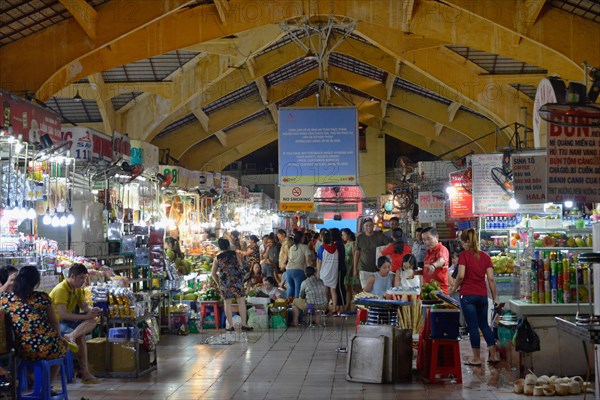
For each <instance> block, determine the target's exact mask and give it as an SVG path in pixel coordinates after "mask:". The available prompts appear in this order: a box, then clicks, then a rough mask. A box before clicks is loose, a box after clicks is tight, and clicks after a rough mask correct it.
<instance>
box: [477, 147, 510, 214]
mask: <svg viewBox="0 0 600 400" xmlns="http://www.w3.org/2000/svg"><path fill="white" fill-rule="evenodd" d="M502 157H503V156H502V154H474V155H472V156H471V163H472V166H473V213H474V214H483V215H489V214H504V213H508V212H510V210H509V208H508V201H509V200H510V195H509V194H508V193H506V192H505V191H504V190H502V187H501V186H500V185H498V184H497V183H496V182H495V181H494V179H493V178H492V169H495V168H499V169H501V168H502Z"/></svg>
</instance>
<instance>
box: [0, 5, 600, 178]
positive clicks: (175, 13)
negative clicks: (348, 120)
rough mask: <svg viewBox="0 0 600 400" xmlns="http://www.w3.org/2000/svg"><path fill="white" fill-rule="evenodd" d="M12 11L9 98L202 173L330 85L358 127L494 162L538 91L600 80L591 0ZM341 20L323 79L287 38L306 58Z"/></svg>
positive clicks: (7, 28)
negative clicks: (31, 102) (589, 74)
mask: <svg viewBox="0 0 600 400" xmlns="http://www.w3.org/2000/svg"><path fill="white" fill-rule="evenodd" d="M6 1H7V6H6V8H5V9H0V12H4V13H5V15H7V16H8V19H7V20H6V21H7V22H5V23H4V24H3V26H0V60H2V61H1V62H0V87H3V88H4V89H7V90H9V91H13V92H16V93H17V94H25V93H29V94H33V93H35V97H37V98H38V99H40V100H42V101H45V102H46V103H47V104H48V105H49V106H50V107H51V108H53V109H54V110H56V111H58V112H60V113H61V114H62V115H63V120H64V121H72V122H76V123H78V124H81V125H86V126H90V127H92V128H94V129H97V130H100V131H103V132H105V133H108V134H111V133H112V131H113V130H117V131H119V132H123V133H127V134H128V135H129V136H130V137H131V138H134V139H144V140H147V141H151V142H152V143H154V144H156V145H157V146H159V147H160V148H161V149H167V148H168V149H169V150H170V155H171V156H173V157H174V158H176V159H179V160H180V162H181V163H182V164H183V165H184V166H186V167H188V168H191V169H202V168H207V167H208V166H209V165H210V168H211V169H215V170H221V169H223V168H225V167H226V166H227V165H229V164H230V163H231V162H234V161H236V160H237V159H239V158H242V157H244V156H245V155H247V154H250V153H251V152H253V151H255V150H257V149H259V148H261V147H262V146H265V145H267V144H269V143H271V142H273V141H275V140H277V110H278V109H279V108H280V107H290V106H312V107H314V106H317V103H316V102H317V96H316V93H317V92H318V91H319V89H318V88H319V87H324V89H322V90H321V97H320V98H321V102H322V103H321V105H323V104H325V105H332V106H348V105H349V104H354V105H356V106H357V108H358V110H359V120H360V122H361V123H363V124H365V125H367V126H369V127H372V128H373V129H374V130H377V131H379V132H383V133H385V134H388V135H391V136H393V137H395V138H397V139H400V140H402V141H404V142H406V143H409V144H411V145H413V146H416V147H418V148H421V149H424V150H426V151H428V152H430V153H432V154H434V155H444V157H446V158H448V157H454V156H460V155H464V154H465V153H467V152H469V151H472V152H476V153H482V152H491V151H495V150H496V146H497V145H498V143H500V144H501V145H502V144H504V142H503V140H507V137H506V135H504V134H500V135H499V136H500V139H498V138H497V137H496V135H489V136H487V137H485V138H484V139H481V140H476V141H474V140H475V139H479V138H481V137H482V136H484V135H486V134H488V133H490V132H494V131H495V130H496V129H497V128H498V127H504V126H506V125H510V124H512V123H514V122H521V123H523V122H525V121H524V120H523V115H524V112H523V109H526V110H528V111H529V113H531V109H532V105H533V99H532V94H535V89H536V86H537V84H538V82H539V81H540V79H541V78H543V77H546V76H560V77H561V78H563V79H564V80H566V81H570V80H583V77H584V70H583V66H582V62H583V61H584V60H585V61H587V62H588V63H590V65H592V66H600V5H598V4H597V2H593V1H592V0H561V1H559V0H547V1H543V0H488V1H484V2H473V1H471V0H440V1H432V0H372V1H367V0H363V1H361V0H353V1H348V0H332V1H328V2H324V1H315V0H312V1H307V0H304V1H302V0H297V1H293V0H281V1H277V2H248V1H242V0H215V1H189V0H170V1H158V0H148V1H143V0H139V1H135V0H128V1H120V0H109V1H103V0H89V1H87V2H86V1H84V0H69V1H66V0H60V1H55V2H54V3H52V4H50V5H49V4H48V2H44V3H45V5H44V3H42V2H41V1H36V2H24V1H22V0H6ZM49 1H50V0H49ZM26 3H30V4H28V5H27V4H26ZM33 3H39V4H40V5H38V7H40V8H41V7H42V5H44V10H41V9H39V10H38V11H39V12H38V14H40V15H42V16H43V15H46V18H45V19H42V18H41V17H40V16H39V15H38V14H36V10H33V11H31V10H29V9H27V8H26V7H27V6H28V7H29V8H31V7H32V5H31V4H33ZM150 3H151V4H152V7H149V6H148V5H149V4H150ZM52 12H54V14H52ZM44 13H45V14H44ZM303 16H304V18H302V17H303ZM328 16H331V17H332V18H333V20H334V23H335V24H336V25H335V26H336V28H335V29H333V30H332V31H331V34H330V36H329V37H328V41H327V42H326V43H327V44H326V46H328V47H329V48H332V52H331V55H330V56H329V58H328V60H327V66H326V68H324V71H323V73H322V74H320V73H319V69H318V64H317V62H316V61H315V60H314V59H312V58H310V57H307V52H306V50H305V49H303V48H301V46H300V45H299V43H297V42H296V41H294V40H292V38H291V37H290V34H289V32H290V31H291V32H294V33H295V34H296V35H298V40H299V41H301V42H302V43H304V44H305V45H306V44H307V43H308V41H309V40H315V39H316V38H317V37H316V35H311V36H310V37H309V35H308V34H303V31H302V30H301V29H295V27H297V28H300V27H301V23H302V22H303V21H306V20H309V21H311V22H310V23H311V24H313V25H315V26H323V25H324V24H326V21H327V18H328ZM53 18H54V19H53ZM57 18H58V19H57ZM47 19H50V20H51V21H53V22H54V23H53V24H46V23H45V22H44V21H45V20H47ZM32 21H33V22H32ZM348 21H350V22H351V23H352V26H353V27H354V29H353V30H352V32H351V33H350V32H345V31H344V30H343V29H342V28H339V27H340V26H343V25H344V23H347V22H348ZM35 22H37V24H36V23H35ZM26 23H27V24H28V26H29V27H28V28H27V29H24V28H23V29H18V28H17V27H18V26H25V25H26ZM40 27H41V28H40ZM342 36H344V39H343V40H340V38H341V37H342ZM333 47H335V48H333ZM323 80H325V81H326V83H327V84H325V85H324V84H323V83H322V82H323ZM76 93H79V95H80V96H81V97H82V98H83V101H80V102H75V100H74V99H73V97H74V96H75V95H76ZM459 146H463V147H461V148H460V149H457V147H459Z"/></svg>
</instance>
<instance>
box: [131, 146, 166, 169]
mask: <svg viewBox="0 0 600 400" xmlns="http://www.w3.org/2000/svg"><path fill="white" fill-rule="evenodd" d="M130 143H131V153H130V158H131V164H132V165H137V164H142V165H143V166H144V170H145V171H150V170H153V169H154V170H156V169H157V168H158V164H159V154H158V153H159V151H158V147H156V146H155V145H153V144H150V143H148V142H145V141H143V140H131V141H130Z"/></svg>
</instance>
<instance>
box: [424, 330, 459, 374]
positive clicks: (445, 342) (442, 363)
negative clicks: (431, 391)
mask: <svg viewBox="0 0 600 400" xmlns="http://www.w3.org/2000/svg"><path fill="white" fill-rule="evenodd" d="M436 375H453V376H454V377H455V378H456V383H462V366H461V363H460V346H459V341H458V340H452V339H431V365H430V369H429V382H430V383H435V381H436Z"/></svg>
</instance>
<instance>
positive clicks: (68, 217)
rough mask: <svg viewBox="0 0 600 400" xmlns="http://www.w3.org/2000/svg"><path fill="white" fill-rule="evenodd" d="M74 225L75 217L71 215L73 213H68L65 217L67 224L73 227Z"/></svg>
mask: <svg viewBox="0 0 600 400" xmlns="http://www.w3.org/2000/svg"><path fill="white" fill-rule="evenodd" d="M74 223H75V216H74V215H73V211H71V212H69V215H67V224H69V225H73V224H74Z"/></svg>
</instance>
